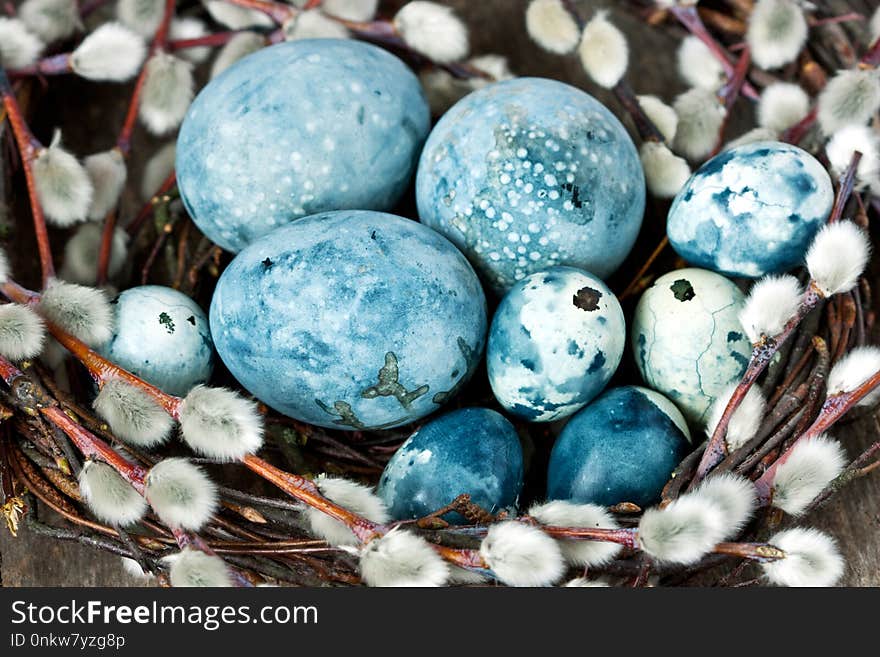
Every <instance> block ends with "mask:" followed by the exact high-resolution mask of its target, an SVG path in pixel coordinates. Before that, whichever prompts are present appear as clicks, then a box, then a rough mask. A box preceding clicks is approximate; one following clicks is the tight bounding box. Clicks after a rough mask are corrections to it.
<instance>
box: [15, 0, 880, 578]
mask: <svg viewBox="0 0 880 657" xmlns="http://www.w3.org/2000/svg"><path fill="white" fill-rule="evenodd" d="M448 4H451V5H453V6H455V7H456V8H457V9H458V10H459V11H460V13H461V14H462V15H463V16H464V17H465V18H466V20H467V22H468V24H469V25H470V26H471V33H472V41H473V52H474V53H489V52H497V53H501V54H504V55H506V56H507V57H509V58H510V61H511V65H512V68H513V70H514V71H515V72H516V73H517V74H518V75H538V76H545V77H552V78H557V79H560V80H564V81H567V82H570V83H571V84H574V85H576V86H578V87H581V88H583V89H585V90H586V91H588V92H590V93H592V94H594V95H596V96H598V97H599V98H601V99H602V100H603V101H604V102H606V104H608V105H609V107H611V108H612V110H613V111H615V113H617V114H618V115H620V112H619V106H617V105H615V103H614V101H613V99H611V98H610V97H609V96H608V95H607V94H606V93H604V92H602V91H601V90H599V89H597V88H596V87H595V85H593V84H591V83H590V82H589V81H588V80H587V79H586V77H585V75H584V74H583V72H582V71H581V69H580V66H579V64H578V62H577V61H576V59H575V58H573V57H556V56H553V55H549V54H547V53H544V52H542V51H540V50H539V49H538V48H536V47H535V46H534V45H533V44H532V43H531V41H530V40H529V39H528V37H527V35H526V33H525V28H524V19H523V16H524V11H525V5H526V4H527V3H526V0H479V1H477V0H452V1H450V2H449V3H448ZM578 4H579V5H580V7H581V8H583V9H584V13H585V15H588V14H589V11H590V10H591V9H592V8H595V7H598V6H602V5H608V6H613V5H619V4H621V3H614V2H605V3H601V2H596V3H594V2H585V1H581V2H579V3H578ZM821 4H823V5H825V6H834V8H835V11H840V10H842V9H849V10H857V11H863V12H868V11H869V10H870V8H871V7H872V5H875V4H876V0H864V1H852V2H840V1H837V2H826V3H821ZM615 22H616V23H617V24H618V25H620V26H621V27H622V28H623V29H624V30H625V31H626V32H627V33H628V35H629V37H630V44H631V48H632V51H633V52H632V56H631V65H630V72H629V74H628V79H629V80H630V81H631V83H632V85H633V86H634V87H635V89H636V91H637V92H638V93H653V94H657V95H659V96H661V97H662V98H664V99H666V100H670V99H671V98H672V97H673V96H674V95H675V94H676V93H678V92H679V91H681V90H682V85H681V83H680V82H679V81H678V79H677V76H676V73H675V64H674V52H675V46H676V42H677V38H678V37H677V36H676V34H675V33H674V32H673V30H671V29H670V28H668V27H664V28H662V29H655V28H651V27H648V26H646V25H644V24H643V23H642V22H641V21H640V20H639V19H638V18H636V17H633V16H626V15H620V13H619V12H618V13H616V14H615ZM120 95H121V96H124V94H120ZM78 101H79V98H73V99H72V100H71V105H68V106H67V111H65V112H63V114H64V116H63V120H64V121H65V123H66V124H67V125H68V128H69V130H68V132H69V133H70V136H71V139H70V140H69V142H68V143H70V145H71V147H72V148H73V149H74V151H75V152H78V153H89V152H93V151H95V150H99V149H101V148H105V147H106V146H107V143H105V142H108V140H107V139H103V138H102V139H101V140H100V143H95V138H94V136H93V133H91V132H90V131H88V130H84V129H83V128H80V129H79V130H78V131H77V122H76V116H75V112H73V109H74V108H75V107H76V106H75V105H74V103H76V102H78ZM122 102H124V101H122ZM121 111H122V110H121V109H120V110H119V113H118V114H117V116H119V114H121ZM750 113H751V112H750V110H749V108H748V106H745V107H739V108H738V114H739V116H738V120H737V121H736V122H734V123H733V125H732V126H731V135H736V134H738V133H739V132H744V131H745V130H746V129H747V128H748V127H749V126H748V123H749V121H750V120H751V119H750V116H749V115H750ZM90 114H91V117H90V120H91V121H92V125H95V124H96V123H95V122H96V121H97V120H98V119H97V117H96V114H95V112H90ZM100 123H101V124H105V125H106V124H109V125H117V124H118V120H117V119H111V118H110V117H107V116H103V117H102V118H101V119H100ZM139 143H140V144H143V143H146V142H145V140H144V139H143V137H141V138H140V139H139ZM136 147H137V145H136ZM0 180H2V176H0ZM0 185H2V182H0ZM0 198H3V195H2V188H0ZM0 211H2V207H0ZM0 219H2V217H0ZM20 219H21V221H22V222H23V223H20V224H19V225H18V226H17V228H18V229H19V230H21V231H22V232H24V231H26V230H27V227H28V224H27V222H28V221H29V218H28V217H27V216H26V215H25V216H24V217H21V218H20ZM4 223H5V222H4ZM659 229H660V230H662V227H660V228H659ZM644 230H646V231H652V230H653V231H654V232H656V231H657V230H658V227H657V226H646V227H645V229H644ZM875 239H876V236H875ZM25 257H26V255H25ZM875 269H876V268H875ZM875 280H876V277H875ZM874 287H875V289H877V288H880V282H878V283H876V284H875V285H874ZM875 307H876V302H875ZM835 435H836V437H837V438H839V439H840V440H841V441H842V442H843V443H844V444H845V446H846V448H847V450H848V451H849V453H850V455H851V456H855V455H857V454H858V453H859V452H860V451H861V450H862V449H863V448H864V447H865V446H866V445H868V444H870V443H871V442H872V441H874V440H877V439H878V430H877V425H876V423H875V421H874V420H873V419H872V418H867V419H863V420H859V421H857V422H851V423H849V424H846V425H843V426H841V427H839V428H838V429H837V430H836V431H835ZM802 524H805V525H811V526H816V527H819V528H821V529H823V530H825V531H827V532H829V533H830V534H832V535H833V536H835V537H836V538H837V539H838V541H839V542H840V543H841V545H842V548H843V552H844V555H845V557H846V561H847V572H846V576H845V579H844V581H843V584H845V585H851V586H880V473H875V475H873V476H870V477H867V478H864V479H861V480H859V481H856V482H855V483H853V484H851V485H850V486H849V487H848V488H846V489H845V490H844V491H843V492H842V493H841V494H839V495H838V496H837V497H836V498H835V499H833V500H832V501H831V502H830V503H829V504H828V505H827V506H825V507H824V508H822V509H820V510H818V511H817V512H815V513H814V514H813V515H812V516H811V517H810V518H808V519H805V520H804V521H803V523H802ZM138 583H139V582H138V581H137V580H135V579H133V578H132V577H130V576H128V575H126V574H125V573H124V572H123V570H122V568H121V566H120V563H119V559H118V558H116V557H113V556H109V555H106V554H103V553H100V552H97V551H95V550H91V549H88V548H85V547H81V546H78V545H73V544H70V543H62V542H57V541H51V540H49V539H46V538H44V537H42V536H35V535H33V534H30V533H28V532H22V534H21V535H20V536H19V538H17V539H13V538H12V537H11V536H10V535H9V533H8V532H6V531H5V529H3V528H0V584H2V585H3V586H93V585H94V586H110V585H125V586H129V585H135V584H138Z"/></svg>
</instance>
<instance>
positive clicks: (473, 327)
mask: <svg viewBox="0 0 880 657" xmlns="http://www.w3.org/2000/svg"><path fill="white" fill-rule="evenodd" d="M210 319H211V330H212V333H213V335H214V339H215V342H216V345H217V353H218V354H220V357H221V358H222V359H223V362H224V363H225V364H226V366H227V367H228V368H229V370H230V371H231V372H232V374H233V375H234V376H235V378H236V379H238V381H239V382H240V383H241V384H242V385H243V386H244V387H245V388H247V389H248V390H249V391H250V392H251V393H252V394H254V395H255V396H256V397H257V398H259V399H260V400H261V401H263V402H265V403H266V404H268V405H269V406H271V407H273V408H275V409H276V410H278V411H280V412H281V413H284V414H285V415H288V416H290V417H293V418H296V419H298V420H302V421H304V422H308V423H310V424H316V425H319V426H324V427H335V428H339V429H349V430H357V429H381V428H389V427H395V426H398V425H401V424H407V423H409V422H413V421H415V420H417V419H419V418H421V417H423V416H425V415H427V414H428V413H431V412H433V411H435V410H437V409H439V408H440V406H442V405H443V404H444V403H445V402H446V400H448V399H449V398H450V397H451V396H452V395H453V393H454V392H455V391H456V390H457V389H458V388H459V387H460V386H461V385H462V384H463V383H464V382H465V381H466V380H467V379H468V378H469V377H470V375H471V374H472V373H473V370H474V368H475V367H476V366H477V364H478V363H479V361H480V358H481V356H482V353H483V349H484V347H485V336H486V299H485V296H484V295H483V290H482V288H481V287H480V282H479V279H478V278H477V276H476V274H475V273H474V270H473V269H472V268H471V266H470V265H469V264H468V261H467V260H466V259H465V257H464V256H463V255H462V254H461V253H459V251H458V250H457V249H456V248H455V247H454V246H453V245H452V244H451V243H450V242H449V241H448V240H447V239H446V238H444V237H443V236H442V235H440V234H438V233H436V232H434V231H433V230H431V229H430V228H427V227H425V226H423V225H421V224H420V223H418V222H415V221H411V220H409V219H403V218H401V217H396V216H394V215H390V214H384V213H380V212H371V211H356V210H346V211H341V212H329V213H325V214H320V215H315V216H312V217H306V218H304V219H300V220H299V221H296V222H294V223H292V224H290V225H288V226H284V227H282V228H279V229H278V230H276V231H274V232H273V233H270V234H269V235H266V236H265V237H263V238H261V239H259V240H257V241H256V242H254V243H253V244H251V245H250V246H249V247H248V248H246V249H245V250H243V251H242V252H241V253H239V254H238V256H236V257H235V258H234V259H233V261H232V262H231V263H230V264H229V266H228V267H227V268H226V270H225V271H224V272H223V275H222V276H221V277H220V280H219V282H218V284H217V288H216V290H215V292H214V297H213V299H212V301H211V312H210Z"/></svg>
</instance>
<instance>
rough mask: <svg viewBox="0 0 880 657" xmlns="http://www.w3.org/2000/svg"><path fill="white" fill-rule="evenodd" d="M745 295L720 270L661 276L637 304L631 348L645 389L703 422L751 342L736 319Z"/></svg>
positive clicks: (736, 374)
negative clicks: (662, 396) (654, 392)
mask: <svg viewBox="0 0 880 657" xmlns="http://www.w3.org/2000/svg"><path fill="white" fill-rule="evenodd" d="M744 301H745V298H744V297H743V294H742V292H740V290H739V288H738V287H737V286H736V285H734V284H733V283H732V282H731V281H729V280H727V279H726V278H724V276H722V275H721V274H716V273H715V272H711V271H706V270H705V269H679V270H678V271H672V272H669V273H668V274H664V275H663V276H661V277H660V278H658V279H657V280H656V281H655V282H654V285H652V286H651V287H650V288H648V289H647V290H646V291H645V293H644V294H643V295H642V298H641V299H640V300H639V303H638V305H637V306H636V311H635V315H634V317H633V325H632V347H633V352H634V353H635V356H636V364H637V365H638V367H639V370H640V371H641V373H642V378H643V379H644V380H645V383H647V384H648V386H649V387H651V388H653V389H655V390H659V391H660V392H662V393H663V394H664V395H666V396H667V397H669V398H670V399H671V400H672V401H673V402H675V404H676V405H677V406H678V408H679V409H680V410H681V412H682V413H683V414H684V416H685V417H686V418H687V420H688V421H689V422H691V423H693V424H694V425H703V424H704V423H705V419H706V414H707V413H708V410H709V407H710V405H711V404H712V402H713V401H715V398H716V397H717V396H718V395H719V394H721V392H723V391H724V390H725V389H726V388H727V386H729V385H730V384H731V383H734V382H736V381H738V380H739V379H740V378H741V377H742V375H743V374H744V373H745V369H746V365H748V362H749V358H750V357H751V354H752V345H751V343H750V342H749V340H748V338H747V337H746V335H745V331H743V328H742V324H741V323H740V321H739V313H740V311H741V310H742V307H743V302H744Z"/></svg>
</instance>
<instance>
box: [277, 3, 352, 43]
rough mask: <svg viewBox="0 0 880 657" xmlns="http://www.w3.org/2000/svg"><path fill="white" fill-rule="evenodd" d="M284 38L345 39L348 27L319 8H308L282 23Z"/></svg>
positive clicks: (291, 39)
mask: <svg viewBox="0 0 880 657" xmlns="http://www.w3.org/2000/svg"><path fill="white" fill-rule="evenodd" d="M283 29H284V38H285V40H287V41H296V40H298V39H347V38H348V37H349V36H350V34H349V32H348V29H347V28H346V27H345V26H344V25H342V24H341V23H339V22H338V21H335V20H333V19H332V18H330V17H329V16H327V15H326V14H325V13H324V12H323V11H321V10H320V9H310V10H308V11H304V12H302V13H300V14H297V15H296V16H294V17H293V18H291V19H290V20H289V21H287V22H286V23H285V24H284V28H283Z"/></svg>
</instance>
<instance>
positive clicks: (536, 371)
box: [486, 267, 626, 422]
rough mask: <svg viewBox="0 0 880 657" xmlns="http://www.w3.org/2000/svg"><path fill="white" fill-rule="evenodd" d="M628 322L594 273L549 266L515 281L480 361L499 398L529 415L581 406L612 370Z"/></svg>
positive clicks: (538, 417) (537, 418)
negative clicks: (485, 366)
mask: <svg viewBox="0 0 880 657" xmlns="http://www.w3.org/2000/svg"><path fill="white" fill-rule="evenodd" d="M625 344H626V324H625V321H624V318H623V311H622V310H621V308H620V304H619V303H618V301H617V297H615V296H614V293H613V292H611V290H609V289H608V288H607V287H606V286H605V284H604V283H603V282H602V281H600V280H599V279H598V278H596V277H595V276H593V275H592V274H588V273H587V272H585V271H582V270H580V269H575V268H574V267H551V268H550V269H547V270H546V271H542V272H537V273H535V274H531V275H529V276H527V277H526V278H524V279H523V280H521V281H520V282H519V283H517V284H516V285H514V286H513V287H512V288H511V289H510V291H509V292H508V293H507V294H506V295H505V297H504V299H503V300H502V301H501V303H500V304H499V305H498V309H497V310H496V311H495V317H494V318H493V319H492V326H491V328H490V329H489V343H488V347H487V350H486V362H487V365H488V371H489V383H490V384H491V385H492V391H493V392H494V393H495V397H496V398H497V399H498V401H499V402H500V403H501V405H502V406H503V407H504V408H505V409H507V410H508V411H510V412H511V413H513V414H515V415H518V416H520V417H522V418H524V419H526V420H530V421H532V422H550V421H551V420H558V419H560V418H563V417H567V416H569V415H571V414H572V413H574V412H575V411H578V410H580V409H581V408H583V406H584V405H585V404H587V403H588V402H589V401H590V400H591V399H593V397H595V396H596V395H598V394H599V393H600V392H601V391H602V389H603V388H604V387H605V386H606V384H607V383H608V381H609V380H610V379H611V377H612V376H613V375H614V372H615V371H616V370H617V366H618V365H619V364H620V359H621V356H623V348H624V345H625Z"/></svg>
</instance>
